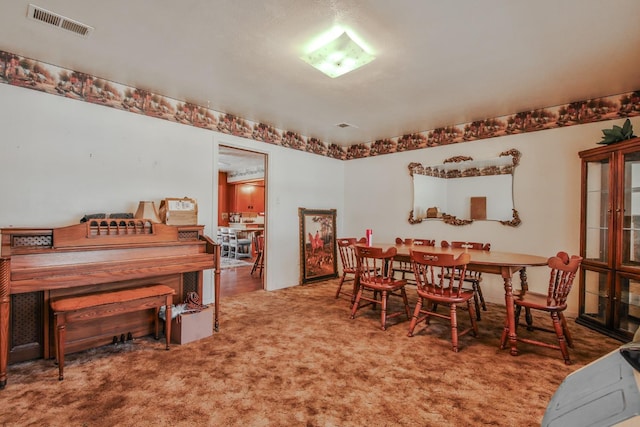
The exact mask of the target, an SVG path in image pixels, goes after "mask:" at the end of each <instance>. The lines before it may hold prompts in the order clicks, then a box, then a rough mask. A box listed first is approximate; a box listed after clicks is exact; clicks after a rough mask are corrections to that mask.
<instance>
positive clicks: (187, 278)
mask: <svg viewBox="0 0 640 427" xmlns="http://www.w3.org/2000/svg"><path fill="white" fill-rule="evenodd" d="M182 292H183V294H184V295H182V298H183V299H184V298H186V297H187V294H188V293H189V292H198V272H197V271H192V272H189V273H184V274H183V275H182ZM199 296H200V299H202V295H199Z"/></svg>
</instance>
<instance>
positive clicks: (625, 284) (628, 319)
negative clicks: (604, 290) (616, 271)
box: [616, 275, 640, 334]
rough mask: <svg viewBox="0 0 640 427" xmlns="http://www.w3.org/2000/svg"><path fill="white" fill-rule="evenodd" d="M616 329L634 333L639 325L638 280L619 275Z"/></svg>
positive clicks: (639, 286)
mask: <svg viewBox="0 0 640 427" xmlns="http://www.w3.org/2000/svg"><path fill="white" fill-rule="evenodd" d="M619 281H620V305H619V310H620V312H619V313H618V316H616V317H617V318H618V325H617V329H619V330H621V331H625V332H629V333H632V334H633V333H634V332H635V331H636V330H637V329H638V325H639V324H640V280H639V279H638V278H634V277H625V275H621V277H620V278H619Z"/></svg>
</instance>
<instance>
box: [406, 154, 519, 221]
mask: <svg viewBox="0 0 640 427" xmlns="http://www.w3.org/2000/svg"><path fill="white" fill-rule="evenodd" d="M519 163H520V152H519V151H518V150H515V149H511V150H508V151H504V152H502V153H500V155H499V156H498V157H495V158H491V159H486V160H474V159H473V158H471V157H466V156H458V157H452V158H449V159H446V160H445V161H444V162H443V163H442V164H440V165H433V166H424V165H422V164H420V163H410V164H409V174H410V175H411V176H412V177H413V210H412V211H411V213H410V214H409V222H410V223H411V224H418V223H421V222H422V221H424V220H440V221H444V222H445V223H447V224H451V225H466V224H471V223H472V222H474V221H477V220H483V221H499V222H500V223H501V224H504V225H508V226H511V227H516V226H518V225H520V223H521V221H520V217H519V216H518V211H517V210H516V209H515V207H514V206H513V173H514V171H515V169H516V166H518V164H519Z"/></svg>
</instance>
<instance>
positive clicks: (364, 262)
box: [351, 244, 410, 331]
mask: <svg viewBox="0 0 640 427" xmlns="http://www.w3.org/2000/svg"><path fill="white" fill-rule="evenodd" d="M355 251H356V260H357V265H358V275H359V286H358V292H357V294H356V299H355V301H354V302H353V307H352V308H351V318H352V319H354V318H355V316H356V312H357V311H358V309H360V308H363V307H365V306H368V305H373V308H374V309H375V307H376V304H377V303H378V302H379V303H380V305H381V306H382V310H381V314H380V316H381V317H380V321H381V327H382V330H383V331H384V330H386V329H387V320H388V319H391V318H393V317H397V316H400V315H402V314H403V313H404V314H405V315H406V316H407V319H409V317H410V314H409V301H408V300H407V293H406V291H405V285H406V284H407V282H406V280H398V279H395V278H394V277H393V268H392V264H393V257H394V256H395V255H396V253H397V250H396V248H394V247H392V248H389V249H387V250H386V251H385V250H383V249H382V248H376V247H370V246H365V245H363V244H356V245H355ZM366 290H370V291H373V296H372V297H369V296H368V295H367V296H365V294H364V291H366ZM378 295H380V301H378V299H377V297H378ZM391 296H396V297H400V298H401V299H402V301H403V303H404V305H403V308H404V310H402V311H395V312H392V313H388V307H389V305H388V302H389V297H391ZM362 300H364V301H368V303H366V304H364V305H360V302H361V301H362Z"/></svg>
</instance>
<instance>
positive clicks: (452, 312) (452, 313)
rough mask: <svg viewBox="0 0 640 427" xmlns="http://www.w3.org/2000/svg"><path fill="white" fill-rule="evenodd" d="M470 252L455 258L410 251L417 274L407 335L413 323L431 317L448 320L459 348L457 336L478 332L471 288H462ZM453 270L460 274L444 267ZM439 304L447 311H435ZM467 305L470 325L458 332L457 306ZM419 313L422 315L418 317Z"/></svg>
mask: <svg viewBox="0 0 640 427" xmlns="http://www.w3.org/2000/svg"><path fill="white" fill-rule="evenodd" d="M469 260H470V256H469V254H466V253H465V254H460V255H459V256H458V257H457V258H455V257H454V255H453V254H435V253H429V252H425V251H422V250H420V251H414V250H411V262H412V264H413V269H414V274H415V276H416V285H417V288H416V289H417V292H418V302H417V303H416V308H415V310H414V312H413V317H412V318H411V324H410V325H409V334H408V335H409V336H410V337H412V336H413V332H414V329H415V327H416V325H417V324H418V323H419V322H421V321H423V320H424V321H425V322H426V324H427V325H428V324H429V319H430V318H431V317H439V318H442V319H448V320H449V322H450V324H451V346H452V349H453V351H454V352H457V351H458V337H461V336H463V335H465V334H467V333H469V332H473V335H474V336H476V335H477V334H478V326H477V324H476V319H475V316H474V313H473V311H474V310H473V305H472V304H471V299H472V298H473V290H469V289H464V288H463V286H462V285H463V283H464V276H465V273H466V270H467V264H468V263H469ZM453 269H455V270H456V271H458V272H459V273H460V274H456V275H453V274H447V270H453ZM439 304H444V305H448V306H449V313H448V314H441V313H438V312H437V311H436V310H435V307H436V306H437V305H439ZM460 304H466V305H467V308H468V310H469V318H470V321H471V326H470V327H468V328H466V329H464V330H462V331H460V330H459V328H458V316H457V307H458V305H460ZM421 315H422V316H421Z"/></svg>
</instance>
